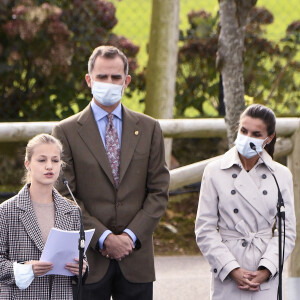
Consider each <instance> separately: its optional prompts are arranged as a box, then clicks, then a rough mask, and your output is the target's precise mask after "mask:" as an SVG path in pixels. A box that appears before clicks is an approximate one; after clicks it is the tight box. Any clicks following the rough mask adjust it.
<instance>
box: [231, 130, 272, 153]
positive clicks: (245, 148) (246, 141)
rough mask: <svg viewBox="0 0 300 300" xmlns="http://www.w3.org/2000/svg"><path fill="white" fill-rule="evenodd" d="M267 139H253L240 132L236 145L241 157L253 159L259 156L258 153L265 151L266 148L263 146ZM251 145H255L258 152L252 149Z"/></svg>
mask: <svg viewBox="0 0 300 300" xmlns="http://www.w3.org/2000/svg"><path fill="white" fill-rule="evenodd" d="M267 138H268V137H267ZM267 138H265V139H264V140H262V139H258V138H252V137H249V136H247V135H244V134H241V133H240V132H238V135H237V138H236V140H235V142H234V143H235V145H236V148H237V150H238V152H239V153H240V154H241V155H243V156H244V157H246V158H251V157H254V156H255V155H257V153H256V151H257V152H259V153H260V152H262V151H263V148H264V146H263V144H264V142H265V140H266V139H267ZM250 143H253V144H254V145H255V147H256V151H254V150H253V149H251V147H250Z"/></svg>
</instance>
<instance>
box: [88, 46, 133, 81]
mask: <svg viewBox="0 0 300 300" xmlns="http://www.w3.org/2000/svg"><path fill="white" fill-rule="evenodd" d="M98 56H101V57H105V58H108V59H112V58H115V57H117V56H119V57H120V58H121V59H122V61H123V63H124V74H125V76H127V75H128V60H127V57H126V56H125V54H124V53H123V52H122V51H121V50H119V49H118V48H116V47H114V46H99V47H97V48H95V49H94V51H93V53H92V55H91V56H90V58H89V62H88V72H89V74H91V73H92V71H93V69H94V66H95V61H96V59H97V57H98Z"/></svg>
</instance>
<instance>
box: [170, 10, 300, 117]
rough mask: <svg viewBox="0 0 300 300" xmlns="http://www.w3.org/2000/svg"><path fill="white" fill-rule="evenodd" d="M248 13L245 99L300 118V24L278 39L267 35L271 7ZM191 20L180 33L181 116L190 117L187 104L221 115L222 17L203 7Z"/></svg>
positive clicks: (178, 112)
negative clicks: (187, 112) (268, 37)
mask: <svg viewBox="0 0 300 300" xmlns="http://www.w3.org/2000/svg"><path fill="white" fill-rule="evenodd" d="M249 17H250V19H249V23H248V25H247V26H246V30H245V50H244V51H245V52H244V56H243V57H244V84H245V95H246V96H247V97H246V103H247V101H248V102H250V103H251V102H252V101H254V102H256V103H262V104H265V105H267V106H269V107H271V108H272V109H274V111H275V112H276V113H277V114H278V115H280V114H281V115H283V114H284V115H287V114H288V115H298V116H299V115H300V95H299V89H297V86H298V85H299V70H300V68H299V67H300V65H299V61H297V53H299V45H300V42H299V41H300V38H299V34H300V22H299V21H295V22H293V23H292V24H290V25H289V26H288V28H287V31H286V36H285V37H284V38H283V39H282V40H281V41H279V42H278V43H276V42H273V41H270V40H268V39H266V38H265V30H266V26H268V25H269V24H271V23H272V22H273V15H272V14H271V13H270V12H269V11H268V10H267V9H265V8H263V7H261V8H259V7H254V8H253V9H252V10H251V11H250V15H249ZM188 20H189V24H190V26H189V28H188V29H187V30H186V31H185V32H181V33H180V41H181V43H182V46H181V47H180V49H179V54H178V73H177V85H176V102H175V106H176V115H177V117H184V116H186V111H187V109H188V108H193V109H194V110H195V111H197V112H198V116H201V117H206V116H211V115H212V113H211V112H212V111H213V115H218V114H219V111H220V100H219V91H220V88H219V79H220V73H219V69H220V67H221V64H222V61H218V60H216V53H217V50H218V49H217V44H218V35H219V32H218V31H219V27H218V20H219V18H218V15H211V14H210V13H207V12H205V11H203V10H200V11H196V12H195V11H192V12H191V13H189V15H188ZM298 58H299V57H298ZM216 65H217V66H216ZM221 104H222V103H221ZM207 107H210V111H208V110H207V109H206V108H207Z"/></svg>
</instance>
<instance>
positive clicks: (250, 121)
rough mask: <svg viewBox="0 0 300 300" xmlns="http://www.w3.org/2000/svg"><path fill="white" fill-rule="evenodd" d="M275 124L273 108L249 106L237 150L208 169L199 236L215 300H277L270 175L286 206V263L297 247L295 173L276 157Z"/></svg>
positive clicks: (273, 197)
mask: <svg viewBox="0 0 300 300" xmlns="http://www.w3.org/2000/svg"><path fill="white" fill-rule="evenodd" d="M275 124H276V118H275V115H274V113H273V112H272V111H271V110H270V109H268V108H266V107H264V106H262V105H256V104H254V105H251V106H249V107H248V108H247V109H246V110H245V111H244V112H243V113H242V115H241V118H240V124H239V129H238V136H237V139H236V141H235V147H233V148H232V149H230V150H229V151H228V152H226V153H225V154H224V155H223V156H222V158H220V159H219V160H217V161H214V162H212V163H210V164H209V165H207V167H206V168H205V171H204V175H203V180H202V184H201V191H200V197H199V206H198V211H197V217H196V224H195V234H196V241H197V244H198V246H199V248H200V250H201V252H202V254H203V255H204V257H205V258H206V259H207V260H208V262H209V264H210V266H211V272H212V285H211V299H213V300H223V299H228V300H229V299H230V300H259V299H263V300H275V299H277V288H278V276H277V275H278V232H277V229H275V228H276V220H277V208H276V205H277V199H278V194H277V187H276V183H275V181H274V178H273V176H272V174H271V172H272V173H273V174H274V175H275V176H276V178H277V181H278V183H279V188H280V190H281V193H282V197H283V200H284V204H285V215H286V216H285V219H286V220H285V226H286V240H285V252H284V253H285V259H286V258H287V257H288V256H289V255H290V253H291V252H292V250H293V248H294V244H295V238H296V229H295V226H296V221H295V212H294V197H293V181H292V175H291V173H290V171H289V170H288V169H287V168H286V167H285V166H283V165H281V164H279V163H277V162H275V161H273V159H272V157H273V152H274V145H275V142H276V133H275ZM250 142H252V143H254V144H255V146H256V149H257V151H258V152H260V154H261V156H262V158H263V160H264V162H265V163H266V165H267V166H266V165H265V164H264V163H263V161H262V160H261V159H260V158H259V156H258V155H257V153H256V152H255V151H254V150H252V149H251V148H250V146H249V144H250ZM269 169H270V170H269Z"/></svg>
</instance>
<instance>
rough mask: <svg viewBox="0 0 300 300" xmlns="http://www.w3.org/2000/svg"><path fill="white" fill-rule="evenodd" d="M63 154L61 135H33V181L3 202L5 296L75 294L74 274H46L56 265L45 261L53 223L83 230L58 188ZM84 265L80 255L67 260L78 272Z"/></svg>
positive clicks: (0, 236)
mask: <svg viewBox="0 0 300 300" xmlns="http://www.w3.org/2000/svg"><path fill="white" fill-rule="evenodd" d="M61 155H62V145H61V143H60V142H59V141H58V140H57V139H56V138H54V137H52V136H50V135H48V134H40V135H37V136H36V137H34V138H33V139H31V140H30V141H29V142H28V144H27V147H26V155H25V167H26V175H25V181H26V182H27V183H26V184H25V186H24V187H23V188H22V189H21V191H20V192H19V193H18V194H17V195H16V196H15V197H13V198H11V199H9V200H7V201H5V202H4V203H2V204H1V205H0V290H1V293H0V299H31V300H33V299H39V300H41V299H57V300H63V299H73V296H72V284H71V280H72V277H68V276H61V275H46V276H42V275H44V274H45V273H47V272H48V271H50V270H51V269H52V267H53V266H52V264H51V263H50V262H40V261H39V258H40V256H41V253H42V250H43V248H44V244H45V242H46V240H47V237H48V234H49V232H50V229H51V227H56V228H60V229H63V230H78V229H79V226H80V225H79V212H78V209H77V207H76V206H75V205H74V204H73V203H71V201H68V200H67V199H66V198H64V197H62V196H61V195H60V194H59V193H58V192H57V191H56V190H55V189H54V188H53V185H54V183H55V181H56V180H57V178H58V175H59V173H60V170H61V165H62V160H61ZM78 266H79V264H78V261H77V260H76V259H75V260H74V261H73V262H66V269H68V270H69V271H71V272H72V273H73V274H74V275H78V272H79V267H78ZM85 270H86V262H84V266H83V273H84V272H85ZM40 276H41V277H40Z"/></svg>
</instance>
